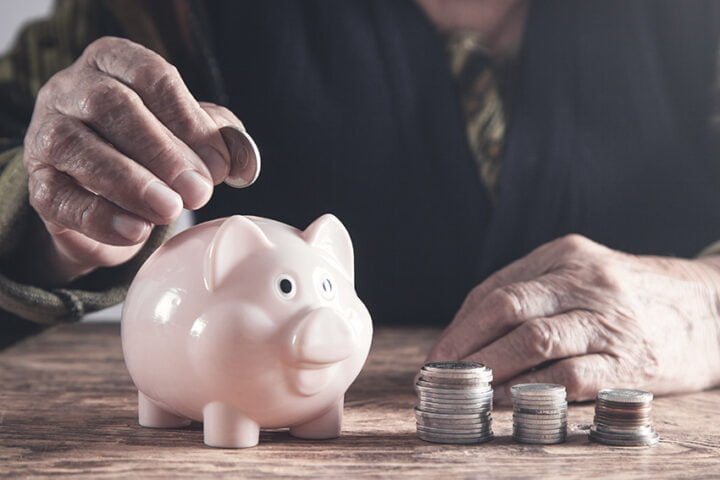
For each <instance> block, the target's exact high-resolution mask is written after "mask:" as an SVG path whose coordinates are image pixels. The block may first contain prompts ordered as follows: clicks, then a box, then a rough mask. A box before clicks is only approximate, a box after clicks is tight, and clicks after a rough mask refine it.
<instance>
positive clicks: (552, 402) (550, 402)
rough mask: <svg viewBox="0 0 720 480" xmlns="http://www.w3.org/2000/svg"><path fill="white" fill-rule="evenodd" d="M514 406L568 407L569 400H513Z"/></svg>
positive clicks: (538, 398)
mask: <svg viewBox="0 0 720 480" xmlns="http://www.w3.org/2000/svg"><path fill="white" fill-rule="evenodd" d="M512 403H513V405H518V404H519V405H540V406H545V405H567V400H566V399H564V398H561V397H558V398H540V397H536V398H513V399H512Z"/></svg>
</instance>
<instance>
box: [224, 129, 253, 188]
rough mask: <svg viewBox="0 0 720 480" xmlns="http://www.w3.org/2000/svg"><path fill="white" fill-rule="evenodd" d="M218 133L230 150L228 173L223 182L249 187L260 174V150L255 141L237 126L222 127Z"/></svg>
mask: <svg viewBox="0 0 720 480" xmlns="http://www.w3.org/2000/svg"><path fill="white" fill-rule="evenodd" d="M220 134H221V135H222V137H223V140H225V144H226V145H227V147H228V150H229V151H230V162H231V165H230V173H229V174H228V176H227V178H226V179H225V183H226V184H227V185H230V186H231V187H235V188H245V187H249V186H250V185H252V184H253V183H255V180H257V178H258V175H260V152H259V150H258V148H257V145H256V144H255V141H254V140H253V139H252V137H250V135H248V134H247V132H244V131H242V130H240V129H239V128H237V127H231V126H226V127H222V128H221V129H220Z"/></svg>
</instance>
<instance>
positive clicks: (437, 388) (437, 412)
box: [415, 362, 493, 443]
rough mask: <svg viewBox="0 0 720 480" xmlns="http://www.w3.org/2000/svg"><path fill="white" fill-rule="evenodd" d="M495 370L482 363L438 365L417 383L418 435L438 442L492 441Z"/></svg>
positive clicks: (425, 368)
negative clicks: (493, 374) (491, 384)
mask: <svg viewBox="0 0 720 480" xmlns="http://www.w3.org/2000/svg"><path fill="white" fill-rule="evenodd" d="M490 382H492V370H491V369H490V368H488V367H486V366H485V365H482V364H480V363H466V362H434V363H428V364H426V365H425V366H423V367H422V369H421V370H420V376H419V377H418V380H417V382H416V383H415V390H416V391H417V394H418V403H417V406H416V407H415V419H416V421H417V436H418V437H419V438H420V439H422V440H425V441H428V442H435V443H481V442H487V441H489V440H492V438H493V432H492V399H493V390H492V387H491V386H490Z"/></svg>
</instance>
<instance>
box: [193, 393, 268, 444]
mask: <svg viewBox="0 0 720 480" xmlns="http://www.w3.org/2000/svg"><path fill="white" fill-rule="evenodd" d="M203 432H204V437H205V445H207V446H209V447H220V448H248V447H254V446H255V445H257V444H258V439H259V437H260V426H259V425H258V424H257V422H255V421H254V420H252V419H251V418H248V417H247V416H245V415H244V414H243V413H241V412H238V411H237V410H236V409H234V408H232V407H230V406H228V405H226V404H224V403H222V402H213V403H209V404H207V405H205V408H203Z"/></svg>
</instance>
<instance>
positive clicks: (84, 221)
mask: <svg viewBox="0 0 720 480" xmlns="http://www.w3.org/2000/svg"><path fill="white" fill-rule="evenodd" d="M78 203H79V205H78V207H77V209H76V210H75V212H74V213H75V224H76V225H77V226H79V227H80V229H81V230H82V231H90V230H91V229H92V227H93V226H94V224H95V217H96V215H95V213H96V212H97V210H98V208H99V206H100V197H98V196H97V195H90V196H88V197H87V198H85V199H83V200H82V201H80V202H78Z"/></svg>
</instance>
